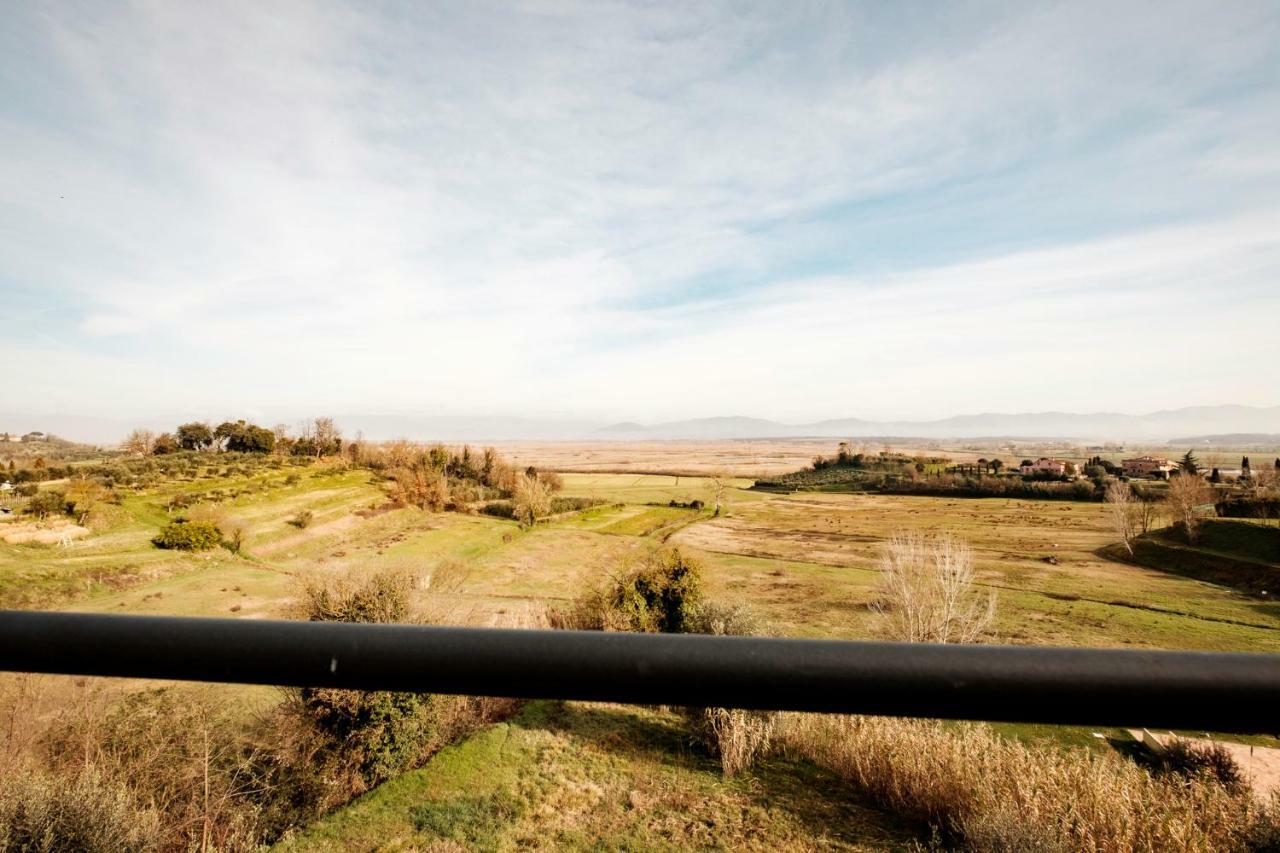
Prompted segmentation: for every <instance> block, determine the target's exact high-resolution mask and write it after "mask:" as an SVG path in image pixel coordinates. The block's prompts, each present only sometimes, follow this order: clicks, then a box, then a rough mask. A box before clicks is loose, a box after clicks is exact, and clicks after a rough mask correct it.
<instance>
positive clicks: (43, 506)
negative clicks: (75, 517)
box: [27, 491, 71, 518]
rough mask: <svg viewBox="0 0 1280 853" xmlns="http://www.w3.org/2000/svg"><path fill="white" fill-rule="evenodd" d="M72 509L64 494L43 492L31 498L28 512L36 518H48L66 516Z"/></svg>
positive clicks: (28, 502)
mask: <svg viewBox="0 0 1280 853" xmlns="http://www.w3.org/2000/svg"><path fill="white" fill-rule="evenodd" d="M70 509H71V504H70V503H68V501H67V496H66V495H65V494H63V493H62V492H56V491H43V492H36V493H35V494H34V495H32V496H31V500H29V501H27V512H29V513H30V514H32V515H34V516H35V517H36V518H46V517H48V516H50V515H65V514H67V512H68V511H69V510H70Z"/></svg>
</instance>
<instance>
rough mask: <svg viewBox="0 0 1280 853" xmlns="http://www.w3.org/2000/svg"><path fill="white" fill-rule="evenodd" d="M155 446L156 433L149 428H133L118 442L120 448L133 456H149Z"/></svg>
mask: <svg viewBox="0 0 1280 853" xmlns="http://www.w3.org/2000/svg"><path fill="white" fill-rule="evenodd" d="M155 446H156V434H155V433H154V432H152V431H151V430H149V429H135V430H134V431H133V432H131V433H129V434H128V435H127V436H125V438H124V441H122V442H120V449H121V450H123V451H124V452H125V453H131V454H133V455H134V456H150V455H151V451H152V450H153V449H154V448H155Z"/></svg>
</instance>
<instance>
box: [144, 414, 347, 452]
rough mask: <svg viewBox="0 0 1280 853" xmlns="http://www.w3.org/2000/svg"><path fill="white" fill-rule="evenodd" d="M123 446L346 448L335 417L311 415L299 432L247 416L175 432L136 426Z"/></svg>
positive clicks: (193, 423)
mask: <svg viewBox="0 0 1280 853" xmlns="http://www.w3.org/2000/svg"><path fill="white" fill-rule="evenodd" d="M120 448H121V450H123V451H125V452H126V453H129V454H131V455H134V456H163V455H165V454H170V453H178V452H180V451H184V450H186V451H192V452H197V453H200V452H211V451H212V452H231V453H263V454H267V453H277V454H279V455H289V456H311V457H315V458H320V457H323V456H335V455H337V454H339V453H341V452H342V451H343V441H342V431H341V430H340V429H339V428H338V426H337V424H335V423H334V421H333V418H312V419H311V420H309V421H306V422H305V423H304V424H303V425H302V428H301V430H300V431H299V434H298V435H297V436H294V435H292V434H291V432H290V429H289V427H288V426H286V425H284V424H277V425H276V426H275V427H273V428H271V429H267V428H266V427H261V426H258V425H257V424H253V423H249V422H248V421H245V420H243V419H242V420H237V421H223V422H222V423H220V424H218V425H217V426H211V425H210V424H208V423H205V422H203V421H191V422H190V423H185V424H180V425H179V426H178V427H177V428H176V429H174V431H173V432H162V433H159V434H156V433H154V432H152V431H151V430H147V429H135V430H134V431H133V432H131V433H129V435H128V436H126V437H125V440H124V441H123V442H121V443H120Z"/></svg>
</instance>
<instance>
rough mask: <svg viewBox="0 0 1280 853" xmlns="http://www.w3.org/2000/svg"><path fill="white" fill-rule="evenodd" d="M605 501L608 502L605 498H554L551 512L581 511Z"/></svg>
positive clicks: (555, 513) (553, 513) (554, 513)
mask: <svg viewBox="0 0 1280 853" xmlns="http://www.w3.org/2000/svg"><path fill="white" fill-rule="evenodd" d="M604 503H608V501H606V500H605V499H604V498H552V499H551V514H552V515H557V514H559V513H562V512H581V511H582V510H584V509H591V508H592V507H594V506H600V505H601V504H604Z"/></svg>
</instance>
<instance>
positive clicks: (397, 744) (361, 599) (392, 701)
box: [296, 572, 432, 793]
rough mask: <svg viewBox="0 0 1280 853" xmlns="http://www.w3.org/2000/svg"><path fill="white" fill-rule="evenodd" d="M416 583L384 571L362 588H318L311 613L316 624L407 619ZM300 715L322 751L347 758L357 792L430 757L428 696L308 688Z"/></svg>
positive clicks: (300, 695) (309, 602) (312, 593)
mask: <svg viewBox="0 0 1280 853" xmlns="http://www.w3.org/2000/svg"><path fill="white" fill-rule="evenodd" d="M413 586H414V583H413V578H412V577H410V576H409V575H407V574H402V573H395V572H383V573H381V574H376V575H373V576H371V577H370V578H368V580H366V581H365V582H364V583H362V584H359V585H353V584H351V583H341V582H336V583H328V584H323V583H322V584H316V583H313V584H312V585H310V586H309V587H308V588H307V589H306V601H305V605H304V607H305V610H306V616H307V618H308V619H309V620H311V621H313V622H374V623H382V622H405V621H407V620H408V619H409V603H410V599H411V596H412V593H413ZM296 698H297V710H298V712H299V714H300V716H302V717H303V718H304V719H305V720H306V721H307V722H308V723H309V724H310V725H311V726H312V727H314V729H315V731H316V732H317V733H318V734H320V735H321V736H322V737H323V739H324V743H323V744H322V747H321V750H320V751H321V752H322V753H324V752H327V753H336V754H339V755H341V764H342V765H344V766H345V767H347V768H349V769H350V770H351V771H352V772H351V774H350V777H349V778H350V782H349V785H350V787H351V792H352V793H359V792H360V791H361V790H366V789H368V788H370V787H373V786H374V785H376V784H378V783H379V782H381V781H383V780H384V779H388V778H390V777H391V776H393V775H395V774H397V773H401V772H403V771H405V770H407V769H409V768H410V767H412V766H414V765H415V764H416V763H417V762H418V761H420V760H421V759H422V758H424V757H425V750H426V747H427V744H428V743H429V742H430V740H431V735H432V721H431V714H430V698H429V697H426V696H422V695H419V694H417V693H375V692H365V691H360V690H339V689H333V688H311V687H308V688H303V689H301V690H299V691H298V692H297V694H296Z"/></svg>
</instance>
